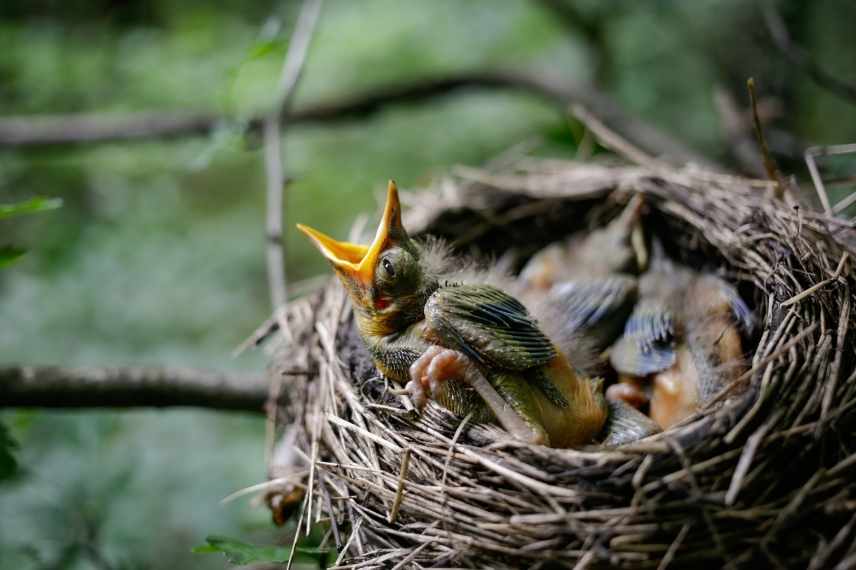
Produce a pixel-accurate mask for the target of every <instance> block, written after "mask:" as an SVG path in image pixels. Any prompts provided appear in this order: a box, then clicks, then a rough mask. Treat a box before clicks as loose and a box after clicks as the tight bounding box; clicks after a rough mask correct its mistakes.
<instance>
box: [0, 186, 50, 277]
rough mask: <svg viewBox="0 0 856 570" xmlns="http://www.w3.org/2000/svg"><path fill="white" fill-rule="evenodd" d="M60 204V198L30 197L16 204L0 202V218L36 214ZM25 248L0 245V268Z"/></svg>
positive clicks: (22, 253) (22, 252)
mask: <svg viewBox="0 0 856 570" xmlns="http://www.w3.org/2000/svg"><path fill="white" fill-rule="evenodd" d="M61 206H62V199H61V198H41V197H36V198H31V199H29V200H27V201H25V202H18V203H16V204H0V220H2V219H5V218H14V217H17V216H23V215H26V214H36V213H38V212H45V211H48V210H56V209H57V208H59V207H61ZM25 253H27V250H26V249H24V248H21V247H18V246H15V245H3V246H0V268H2V267H6V266H7V265H11V264H12V263H14V262H15V261H17V260H18V258H20V257H21V256H22V255H24V254H25Z"/></svg>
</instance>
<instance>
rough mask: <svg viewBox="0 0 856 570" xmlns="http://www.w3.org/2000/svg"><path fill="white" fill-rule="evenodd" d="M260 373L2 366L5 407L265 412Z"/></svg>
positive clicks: (1, 398)
mask: <svg viewBox="0 0 856 570" xmlns="http://www.w3.org/2000/svg"><path fill="white" fill-rule="evenodd" d="M267 397H268V387H267V383H266V381H265V379H264V378H263V377H261V376H250V375H239V374H225V373H221V372H208V371H203V370H194V369H190V368H64V367H60V366H7V367H2V368H0V408H3V407H38V408H105V407H106V408H110V407H112V408H138V407H157V408H160V407H171V406H196V407H200V408H210V409H215V410H243V411H248V412H257V413H262V412H263V408H264V405H265V402H266V400H267Z"/></svg>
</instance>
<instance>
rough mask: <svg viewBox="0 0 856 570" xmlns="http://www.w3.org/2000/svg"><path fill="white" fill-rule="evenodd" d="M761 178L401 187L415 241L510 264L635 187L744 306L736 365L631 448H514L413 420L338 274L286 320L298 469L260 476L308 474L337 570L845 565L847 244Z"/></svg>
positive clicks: (669, 236)
mask: <svg viewBox="0 0 856 570" xmlns="http://www.w3.org/2000/svg"><path fill="white" fill-rule="evenodd" d="M774 186H775V185H774V184H772V183H767V182H764V181H758V180H749V179H744V178H738V177H733V176H727V175H721V174H717V173H713V172H710V171H706V170H701V169H698V168H694V167H691V166H690V167H684V168H672V167H668V166H666V165H663V164H659V163H653V164H646V165H615V164H613V165H610V164H598V163H577V162H564V161H552V160H536V159H521V160H519V161H517V162H516V163H514V164H513V165H511V166H508V165H506V166H505V167H504V168H503V169H502V170H500V171H499V172H488V171H477V170H471V169H469V170H461V171H459V172H457V173H456V175H455V176H453V177H451V178H450V179H447V180H445V181H443V182H442V184H441V185H440V187H439V189H435V190H434V191H432V192H430V193H424V194H415V195H413V194H412V193H410V198H411V199H410V200H409V202H410V204H409V207H408V205H407V204H405V210H406V212H409V214H410V219H409V220H408V219H407V218H406V219H405V223H406V224H407V223H408V222H409V224H408V226H409V227H411V228H414V227H415V228H418V229H419V231H420V233H427V234H434V235H439V236H441V237H445V238H447V239H449V240H450V241H451V242H452V243H453V244H454V245H455V246H456V247H457V248H458V249H459V250H461V251H463V252H467V253H477V254H497V253H507V252H509V251H514V252H515V253H516V254H518V255H519V256H520V259H521V260H522V259H524V258H525V257H526V256H527V255H529V254H531V253H532V252H533V251H535V250H536V249H538V248H540V247H542V246H543V245H545V244H546V243H548V242H550V241H552V240H556V239H560V238H562V237H564V236H565V235H567V233H568V231H569V229H570V228H572V227H574V226H576V227H580V224H581V223H583V227H584V225H585V223H586V221H587V222H588V223H595V222H598V221H601V220H602V218H604V217H605V216H607V215H609V214H610V213H612V212H613V211H616V210H617V209H618V207H619V206H618V205H617V204H616V203H614V202H615V200H613V197H614V195H615V193H619V194H620V193H629V192H639V193H642V194H644V195H645V197H646V202H647V204H648V208H649V213H648V214H647V215H646V218H645V225H646V228H647V229H648V230H649V231H652V232H653V233H654V234H656V235H657V236H658V237H659V238H660V239H661V240H662V241H664V243H665V245H666V248H667V250H668V253H669V254H670V255H671V256H672V257H675V258H676V259H679V260H681V261H683V262H684V263H687V264H689V265H692V266H694V267H698V268H704V269H705V270H710V271H717V272H718V273H719V274H720V275H723V276H724V277H726V278H727V279H729V280H730V281H731V282H732V283H734V284H736V285H738V286H739V288H740V291H741V294H742V295H743V296H744V298H746V299H747V300H750V302H751V304H752V305H753V307H754V310H755V313H756V317H757V320H758V322H759V323H760V326H759V327H758V328H759V329H760V330H758V331H757V333H756V335H755V338H754V339H752V344H751V346H750V351H749V357H748V358H749V362H748V365H749V371H748V372H747V373H746V374H744V375H743V376H742V377H741V379H740V381H739V384H740V385H739V386H734V385H733V386H731V387H730V388H731V389H730V390H725V391H723V393H721V394H720V396H719V397H718V398H717V399H715V401H714V402H713V403H712V404H711V405H709V406H707V407H706V408H705V409H704V410H702V411H701V412H700V413H699V414H697V415H695V416H694V417H692V418H690V419H688V420H687V421H685V422H682V423H681V424H680V425H679V426H677V427H675V428H672V429H670V430H668V431H666V432H664V433H662V434H658V435H656V436H653V437H651V438H648V439H646V440H643V441H641V442H638V443H636V444H632V445H629V446H626V447H623V448H618V449H612V450H598V449H591V450H589V449H587V450H563V449H548V448H544V447H535V446H529V445H523V444H521V443H519V442H515V441H512V440H510V439H509V438H508V437H506V436H504V434H503V432H501V430H499V428H495V427H492V426H482V425H473V424H471V423H469V422H466V421H464V422H462V420H461V418H456V417H453V416H451V415H450V414H448V413H446V412H445V411H444V410H442V409H440V408H438V407H434V406H429V408H428V409H427V410H426V412H425V413H424V414H423V415H422V416H417V415H416V414H415V413H414V412H413V411H412V410H408V409H407V408H406V407H405V404H404V403H403V399H402V398H400V397H398V396H395V395H393V394H391V393H390V392H389V391H388V389H387V388H388V386H387V385H386V383H385V382H384V380H382V379H381V378H379V376H378V374H377V372H376V370H375V369H374V367H373V366H372V364H371V361H370V359H369V356H368V354H367V352H366V350H365V348H364V347H363V345H362V342H361V341H360V340H359V338H358V336H357V335H356V333H355V330H354V326H353V320H352V315H351V311H350V305H349V303H348V301H347V299H346V298H345V294H344V291H343V290H342V288H341V287H340V286H339V284H338V283H336V282H331V283H330V285H329V286H327V287H326V288H324V289H323V290H322V291H320V292H318V293H317V294H315V295H312V296H310V297H308V298H305V299H303V300H300V301H297V302H295V303H293V304H292V305H291V306H290V307H289V308H288V311H287V313H286V315H285V316H284V318H285V319H286V320H287V322H288V334H286V335H283V336H285V337H286V338H285V339H284V340H283V341H282V346H281V347H280V349H279V350H278V351H276V353H275V354H276V356H275V357H274V360H273V363H272V365H271V368H270V371H271V372H270V373H271V375H272V380H273V382H274V385H275V391H276V393H277V394H278V393H280V391H281V393H282V394H283V395H284V396H285V397H284V398H281V399H280V404H279V406H278V407H277V412H276V414H275V421H276V425H277V427H278V429H279V431H278V434H279V435H278V436H277V437H280V438H283V439H284V440H285V441H286V442H287V445H291V443H293V444H294V445H295V446H296V447H297V449H299V450H300V452H299V455H300V456H302V461H303V462H302V463H301V462H298V466H297V467H294V466H293V465H288V462H287V461H286V462H284V463H283V462H279V463H278V462H277V457H283V456H289V454H288V453H285V454H284V455H283V453H281V452H280V453H274V454H273V455H272V457H273V459H272V461H271V463H270V471H271V473H270V476H271V477H272V478H277V477H281V478H282V479H281V481H283V486H284V487H285V488H288V487H289V486H290V485H293V484H294V481H292V480H290V479H289V477H290V476H291V474H293V471H294V470H295V469H300V470H302V471H303V473H306V472H307V471H308V476H305V477H304V478H303V479H302V483H303V484H304V485H306V487H307V489H308V492H307V493H306V497H307V500H306V502H305V503H304V504H303V508H302V509H301V515H300V517H301V522H302V523H303V524H306V521H315V520H326V521H328V522H329V525H330V526H329V528H330V537H329V538H330V541H331V543H333V542H334V543H335V545H336V547H337V550H338V552H339V553H340V556H339V560H338V561H337V564H338V565H339V566H337V567H349V568H357V567H359V568H371V567H384V568H385V567H401V568H404V567H450V566H455V567H491V568H519V567H529V566H535V565H547V566H551V565H557V566H558V567H573V566H574V565H576V564H578V563H583V565H592V566H595V567H597V566H619V567H658V566H659V567H665V566H667V565H669V564H671V565H672V566H684V565H699V564H705V565H715V566H722V565H728V564H735V565H745V564H748V563H750V562H761V563H764V564H770V563H772V564H776V565H782V566H802V567H804V566H806V565H809V564H810V565H811V566H812V567H817V568H820V567H828V566H833V565H835V564H837V563H842V564H845V565H847V564H853V563H854V556H856V554H854V553H856V546H854V544H856V542H854V540H853V533H854V532H856V529H854V525H856V515H854V512H856V487H854V485H853V484H852V483H851V479H852V478H853V476H854V471H855V470H856V440H854V438H853V428H854V419H856V415H854V414H856V370H854V358H853V356H854V345H853V343H852V342H848V340H847V337H848V331H849V330H850V328H851V326H852V325H853V318H854V317H853V313H852V311H851V305H852V300H853V292H854V291H856V283H854V276H853V272H852V271H850V269H849V264H848V261H847V258H848V256H849V255H850V250H851V249H852V248H853V246H852V245H851V244H852V241H848V240H852V234H850V233H849V232H851V231H852V230H850V229H849V228H846V227H844V225H843V223H841V222H839V221H837V220H834V219H832V218H828V217H825V216H823V215H821V214H818V213H816V212H815V211H813V210H811V209H809V208H806V207H801V206H799V205H797V203H796V201H795V200H794V198H793V197H791V196H789V195H787V194H786V195H785V196H784V198H783V199H779V198H776V197H775V194H776V191H775V188H774ZM280 451H282V450H281V449H280ZM551 567H552V566H551Z"/></svg>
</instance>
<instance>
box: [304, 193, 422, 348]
mask: <svg viewBox="0 0 856 570" xmlns="http://www.w3.org/2000/svg"><path fill="white" fill-rule="evenodd" d="M297 228H298V229H299V230H300V231H302V232H303V233H304V234H306V235H307V236H309V239H311V240H312V242H313V243H314V244H315V246H316V247H317V248H318V250H319V251H320V252H321V254H322V255H324V257H326V258H327V261H329V262H330V264H331V265H332V266H333V269H334V270H335V271H336V274H337V275H338V276H339V279H340V280H341V282H342V284H343V285H344V286H345V289H346V290H347V291H348V295H349V296H350V298H351V302H352V303H353V305H354V307H355V309H357V313H358V316H360V317H361V318H360V321H359V324H360V328H361V330H362V331H363V332H364V333H367V334H377V335H385V334H390V333H392V332H395V331H397V330H402V329H403V328H405V327H406V326H408V325H409V324H411V323H412V322H415V320H418V319H419V318H421V317H422V315H423V314H424V313H423V310H424V306H425V302H426V301H427V298H428V296H429V295H430V294H431V293H432V292H433V290H434V289H436V280H434V279H431V278H430V277H429V276H427V275H426V272H425V271H424V268H423V266H422V264H421V263H420V255H419V248H418V247H417V245H416V243H415V242H414V241H413V240H412V239H410V237H409V236H408V235H407V231H406V230H405V229H404V226H403V225H402V223H401V203H400V202H399V200H398V188H397V187H396V185H395V182H393V181H391V180H390V182H389V186H388V189H387V194H386V206H385V207H384V211H383V217H382V218H381V221H380V225H379V226H378V229H377V232H376V233H375V237H374V240H373V241H372V242H371V243H370V244H369V245H362V244H355V243H350V242H344V241H338V240H335V239H333V238H331V237H330V236H327V235H325V234H323V233H321V232H319V231H318V230H315V229H312V228H309V227H307V226H304V225H302V224H298V225H297Z"/></svg>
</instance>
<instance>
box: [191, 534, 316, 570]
mask: <svg viewBox="0 0 856 570" xmlns="http://www.w3.org/2000/svg"><path fill="white" fill-rule="evenodd" d="M205 541H206V542H207V543H208V544H204V545H202V546H197V547H196V548H194V549H193V551H192V552H195V553H202V554H205V553H211V552H221V553H223V554H224V555H226V560H228V561H229V562H230V563H231V564H238V565H242V564H252V563H254V562H278V563H283V562H287V561H288V556H289V554H290V553H291V548H289V547H287V546H256V545H254V544H248V543H246V542H241V541H240V540H237V539H235V538H229V537H228V536H220V535H210V536H208V537H206V538H205ZM326 552H327V551H326V550H321V549H318V548H302V547H298V548H297V553H298V554H302V555H304V556H303V557H304V558H306V556H305V555H311V557H312V558H313V559H314V558H317V557H318V556H320V555H322V554H325V553H326Z"/></svg>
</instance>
